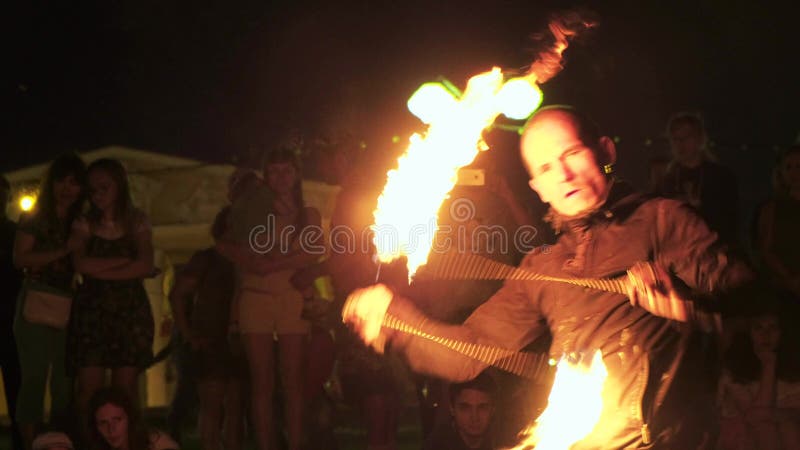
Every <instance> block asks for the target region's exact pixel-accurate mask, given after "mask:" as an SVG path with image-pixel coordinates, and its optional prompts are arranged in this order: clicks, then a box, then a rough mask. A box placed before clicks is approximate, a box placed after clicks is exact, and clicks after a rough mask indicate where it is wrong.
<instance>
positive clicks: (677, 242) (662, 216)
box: [654, 199, 753, 300]
mask: <svg viewBox="0 0 800 450" xmlns="http://www.w3.org/2000/svg"><path fill="white" fill-rule="evenodd" d="M657 201H658V202H659V203H658V205H657V211H656V214H657V217H656V232H655V234H656V236H655V255H654V256H655V261H656V262H657V263H659V264H660V265H661V266H662V267H665V268H668V269H669V270H670V271H671V272H672V273H673V274H675V275H676V276H677V277H678V278H680V279H681V281H683V282H684V283H685V284H686V285H687V286H688V287H689V288H690V289H691V290H692V295H693V298H695V299H697V300H709V299H713V298H718V297H719V296H720V295H724V294H730V293H733V292H735V291H737V290H738V289H740V288H742V287H743V286H745V285H748V284H749V283H750V281H752V279H753V273H752V272H751V270H750V268H749V267H748V265H747V264H746V263H745V262H744V260H743V259H741V258H739V257H737V256H736V255H735V254H734V253H733V252H732V251H731V250H730V248H729V247H728V246H727V245H725V244H723V243H722V241H720V239H719V236H718V235H717V233H715V232H713V231H711V230H710V229H709V228H708V226H707V225H706V223H705V222H704V221H703V219H702V218H700V216H699V215H698V214H697V213H696V212H694V210H693V209H691V207H689V206H688V205H686V204H684V203H681V202H678V201H675V200H665V199H661V200H657Z"/></svg>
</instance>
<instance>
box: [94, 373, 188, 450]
mask: <svg viewBox="0 0 800 450" xmlns="http://www.w3.org/2000/svg"><path fill="white" fill-rule="evenodd" d="M88 448H91V449H98V450H99V449H103V450H179V449H180V447H179V446H178V444H177V443H176V442H175V440H173V439H172V438H171V437H170V436H169V435H168V434H166V433H164V432H163V431H158V430H155V429H151V428H149V427H148V426H147V425H146V424H145V423H144V420H143V419H142V416H141V415H140V413H139V408H137V407H136V405H135V404H134V402H133V401H132V400H131V398H130V397H129V396H128V394H127V392H126V391H124V390H123V389H121V388H119V387H107V388H102V389H100V390H98V391H97V392H95V393H94V394H93V395H92V398H91V400H90V402H89V446H88Z"/></svg>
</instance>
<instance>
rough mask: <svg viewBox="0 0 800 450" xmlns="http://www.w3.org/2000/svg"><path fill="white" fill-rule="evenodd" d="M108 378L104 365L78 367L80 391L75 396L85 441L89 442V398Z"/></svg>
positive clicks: (82, 435) (81, 431)
mask: <svg viewBox="0 0 800 450" xmlns="http://www.w3.org/2000/svg"><path fill="white" fill-rule="evenodd" d="M105 380H106V370H105V368H103V367H81V368H79V369H78V393H77V396H76V398H75V400H76V405H77V407H78V420H79V423H80V424H81V425H80V427H79V428H80V433H81V437H82V439H83V440H84V442H88V441H87V438H88V437H89V434H88V433H89V430H88V429H87V428H86V427H87V426H88V423H89V421H88V418H89V400H90V399H91V398H92V395H94V393H95V392H97V390H98V389H100V388H102V387H103V385H104V384H105Z"/></svg>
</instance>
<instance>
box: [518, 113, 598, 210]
mask: <svg viewBox="0 0 800 450" xmlns="http://www.w3.org/2000/svg"><path fill="white" fill-rule="evenodd" d="M612 145H613V144H612ZM522 158H523V159H524V160H525V163H526V165H527V167H528V170H529V171H530V175H531V181H530V186H531V188H532V189H533V190H534V191H536V193H537V194H539V197H540V198H541V199H542V201H543V202H545V203H549V204H550V206H551V207H552V208H553V209H555V210H556V212H558V213H560V214H563V215H565V216H575V215H578V214H580V213H582V212H584V211H587V210H589V209H591V208H593V207H595V206H597V205H599V204H601V203H602V202H603V201H605V196H606V193H607V191H608V179H607V178H606V176H605V174H603V172H602V170H601V169H600V164H599V163H598V162H597V159H596V157H595V153H594V152H593V151H592V149H591V148H589V146H587V145H586V144H585V143H584V142H583V141H581V139H580V137H578V130H577V129H576V127H575V125H574V124H573V123H572V121H571V120H570V119H569V116H567V115H566V114H563V113H558V112H554V113H549V114H547V115H546V116H543V117H540V118H538V119H536V121H535V122H534V123H532V124H531V125H530V126H529V127H528V129H527V130H526V131H525V134H523V136H522Z"/></svg>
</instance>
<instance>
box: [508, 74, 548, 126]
mask: <svg viewBox="0 0 800 450" xmlns="http://www.w3.org/2000/svg"><path fill="white" fill-rule="evenodd" d="M497 101H498V104H499V109H500V111H502V112H503V115H505V116H506V117H508V118H509V119H514V120H524V119H527V118H528V117H530V115H531V114H533V112H534V111H536V108H538V107H539V105H541V104H542V91H541V90H539V88H538V87H537V86H536V84H535V83H531V82H530V81H529V80H528V79H527V78H512V79H511V80H508V81H507V82H506V84H504V85H503V88H502V89H500V92H499V93H498V94H497Z"/></svg>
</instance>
